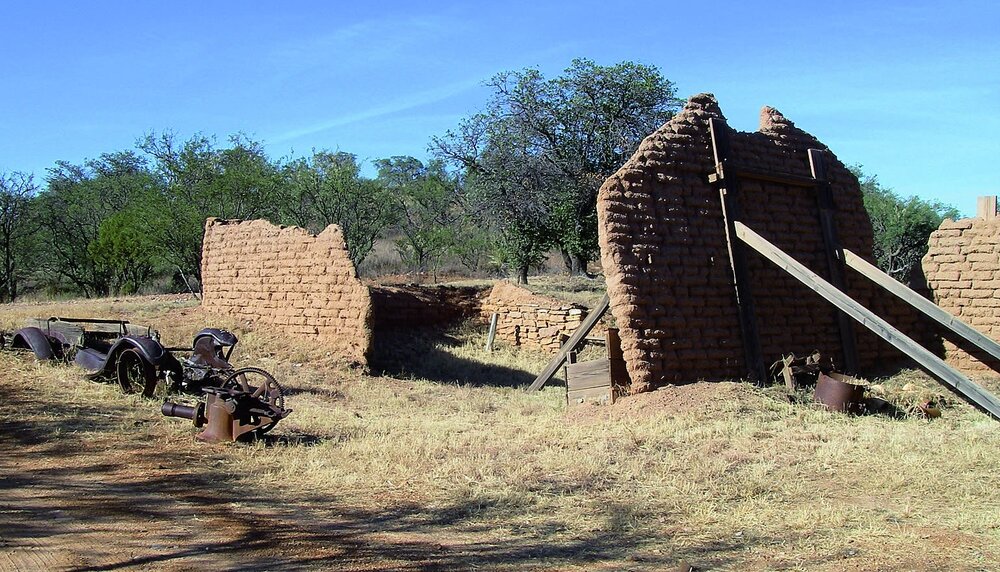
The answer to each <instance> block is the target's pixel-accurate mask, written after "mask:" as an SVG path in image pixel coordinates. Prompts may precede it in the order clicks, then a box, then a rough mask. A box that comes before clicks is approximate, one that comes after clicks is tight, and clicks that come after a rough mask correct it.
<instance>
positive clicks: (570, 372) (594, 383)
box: [566, 358, 611, 391]
mask: <svg viewBox="0 0 1000 572" xmlns="http://www.w3.org/2000/svg"><path fill="white" fill-rule="evenodd" d="M566 387H567V388H568V389H569V390H570V391H572V390H575V389H590V388H593V387H607V388H610V387H611V360H609V359H607V358H601V359H595V360H590V361H584V362H580V363H574V364H567V365H566Z"/></svg>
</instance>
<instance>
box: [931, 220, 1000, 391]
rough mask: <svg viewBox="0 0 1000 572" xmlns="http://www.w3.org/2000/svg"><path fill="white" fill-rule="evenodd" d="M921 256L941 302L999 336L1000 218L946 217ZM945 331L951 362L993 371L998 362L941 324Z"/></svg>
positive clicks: (961, 367)
mask: <svg viewBox="0 0 1000 572" xmlns="http://www.w3.org/2000/svg"><path fill="white" fill-rule="evenodd" d="M994 213H995V210H994ZM921 262H922V268H923V272H924V277H925V278H926V279H927V286H928V287H929V288H930V290H931V292H933V296H934V302H935V303H936V304H937V305H938V306H940V307H941V308H942V309H943V310H945V311H947V312H949V313H950V314H952V315H954V316H957V317H958V318H959V319H961V320H962V321H963V322H965V323H967V324H969V325H970V326H972V327H973V328H975V329H977V330H979V331H980V332H982V333H984V334H986V335H987V336H989V337H990V338H992V339H994V340H1000V218H996V217H995V215H994V216H993V217H989V218H967V219H961V220H957V221H952V220H945V221H944V222H943V223H942V224H941V226H940V228H938V230H936V231H934V232H933V233H931V237H930V240H929V243H928V251H927V254H926V255H925V256H924V258H923V260H922V261H921ZM942 334H943V337H944V358H945V361H946V362H948V364H949V365H951V366H952V367H955V368H956V369H958V370H960V371H962V372H964V373H967V374H981V373H994V372H995V370H994V369H993V368H994V367H996V366H998V365H1000V364H998V363H997V362H996V360H995V359H993V358H992V357H990V356H989V355H988V354H985V353H984V352H982V351H981V350H979V349H978V348H976V347H974V346H971V345H969V344H968V343H967V342H964V341H961V340H959V339H956V338H954V337H953V336H949V334H948V333H947V332H945V331H943V329H942ZM991 366H992V367H991Z"/></svg>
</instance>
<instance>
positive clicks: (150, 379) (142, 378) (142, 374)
mask: <svg viewBox="0 0 1000 572" xmlns="http://www.w3.org/2000/svg"><path fill="white" fill-rule="evenodd" d="M115 374H116V375H117V377H118V384H119V385H121V387H122V391H124V392H125V393H140V394H142V396H143V397H150V396H152V395H153V392H154V391H156V368H155V367H153V365H152V364H151V363H149V362H148V361H146V358H144V357H142V354H141V353H139V350H136V349H134V348H133V349H127V350H125V351H123V352H122V353H120V354H118V361H117V362H115Z"/></svg>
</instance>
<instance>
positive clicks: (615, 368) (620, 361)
mask: <svg viewBox="0 0 1000 572" xmlns="http://www.w3.org/2000/svg"><path fill="white" fill-rule="evenodd" d="M605 338H606V340H607V342H606V343H605V347H607V352H608V361H609V362H611V384H612V385H615V386H618V387H625V386H627V385H629V384H630V383H631V382H632V380H631V379H630V378H629V375H628V368H627V367H626V366H625V356H624V354H622V339H621V336H620V335H619V334H618V328H608V331H607V333H606V334H605Z"/></svg>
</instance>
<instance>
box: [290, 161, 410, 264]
mask: <svg viewBox="0 0 1000 572" xmlns="http://www.w3.org/2000/svg"><path fill="white" fill-rule="evenodd" d="M284 181H285V182H284V189H283V192H284V197H283V198H282V199H281V200H280V201H279V202H280V206H281V210H282V216H281V218H282V220H283V221H284V222H286V223H289V224H294V225H297V226H301V227H305V228H308V229H309V230H311V231H313V232H318V231H320V230H322V229H324V228H326V227H327V226H328V225H331V224H336V225H338V226H339V227H340V229H341V230H342V231H343V233H344V241H345V242H346V243H347V250H348V252H349V253H350V257H351V260H352V261H353V262H354V265H355V266H358V265H360V264H361V261H362V260H364V259H365V257H366V256H368V253H369V252H371V251H372V248H374V246H375V240H376V239H377V238H378V237H379V236H380V235H381V234H382V233H383V232H384V231H385V230H386V228H388V227H389V226H390V225H391V224H392V223H393V222H394V221H395V218H396V213H397V204H398V203H397V201H396V200H395V198H394V197H393V195H392V193H390V192H389V191H388V190H387V189H386V188H385V186H383V185H382V184H381V183H380V182H379V181H375V180H372V179H368V178H365V177H362V176H361V165H360V164H359V163H358V161H357V158H356V157H355V156H354V155H352V154H350V153H343V152H330V151H314V152H313V154H312V156H311V157H307V158H301V159H297V160H295V161H292V162H290V163H289V164H287V165H286V166H285V168H284Z"/></svg>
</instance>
